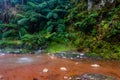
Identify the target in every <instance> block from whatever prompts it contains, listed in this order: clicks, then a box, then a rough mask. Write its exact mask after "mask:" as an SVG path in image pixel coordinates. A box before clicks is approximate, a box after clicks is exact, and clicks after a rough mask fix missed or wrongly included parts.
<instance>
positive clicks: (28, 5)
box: [0, 0, 120, 59]
mask: <svg viewBox="0 0 120 80" xmlns="http://www.w3.org/2000/svg"><path fill="white" fill-rule="evenodd" d="M14 1H16V2H9V3H10V4H9V5H7V6H9V8H8V9H7V10H6V8H1V9H0V15H1V16H0V39H1V41H2V42H1V44H2V45H3V44H6V43H3V40H7V41H20V42H22V43H21V44H22V45H23V46H22V47H26V48H28V49H38V48H39V47H42V48H45V49H46V50H47V51H48V52H54V53H55V52H58V51H68V50H78V51H81V52H82V51H83V52H86V53H88V55H94V56H101V57H103V58H107V59H110V58H112V59H119V57H120V42H119V41H120V17H119V15H120V5H119V3H120V2H119V0H115V2H113V3H109V2H107V1H106V3H105V5H104V6H103V7H102V8H100V9H99V8H97V6H98V4H99V3H100V1H97V0H95V1H94V5H93V8H92V9H91V10H90V11H88V9H87V7H88V2H87V1H86V0H45V1H42V0H35V1H33V0H27V1H26V0H23V2H21V1H19V0H14ZM1 3H2V2H0V4H1ZM11 5H12V6H11ZM0 7H1V6H0ZM7 46H8V45H7Z"/></svg>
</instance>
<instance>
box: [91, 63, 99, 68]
mask: <svg viewBox="0 0 120 80" xmlns="http://www.w3.org/2000/svg"><path fill="white" fill-rule="evenodd" d="M91 67H94V68H97V67H100V65H98V64H92V65H91Z"/></svg>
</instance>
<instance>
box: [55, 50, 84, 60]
mask: <svg viewBox="0 0 120 80" xmlns="http://www.w3.org/2000/svg"><path fill="white" fill-rule="evenodd" d="M55 55H56V56H58V57H60V58H69V59H84V58H86V56H85V53H80V52H59V53H56V54H55Z"/></svg>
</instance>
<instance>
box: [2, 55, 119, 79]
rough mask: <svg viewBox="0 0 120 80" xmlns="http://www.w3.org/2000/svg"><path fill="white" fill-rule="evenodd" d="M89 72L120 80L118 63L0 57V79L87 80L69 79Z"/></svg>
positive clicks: (23, 56) (28, 56)
mask: <svg viewBox="0 0 120 80" xmlns="http://www.w3.org/2000/svg"><path fill="white" fill-rule="evenodd" d="M91 73H92V74H102V75H107V76H112V77H114V78H116V79H104V80H120V63H119V61H102V60H97V61H96V60H91V59H77V60H74V59H72V58H71V59H69V58H66V57H63V58H61V57H56V56H54V55H38V54H1V55H0V80H88V79H72V78H73V77H74V76H76V75H77V76H80V75H84V74H91ZM91 80H100V79H91Z"/></svg>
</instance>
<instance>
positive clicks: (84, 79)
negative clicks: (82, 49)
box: [70, 73, 117, 80]
mask: <svg viewBox="0 0 120 80" xmlns="http://www.w3.org/2000/svg"><path fill="white" fill-rule="evenodd" d="M70 80H117V79H116V78H115V77H112V76H107V75H103V74H92V73H90V74H83V75H80V76H79V75H77V76H72V78H71V79H70Z"/></svg>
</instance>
